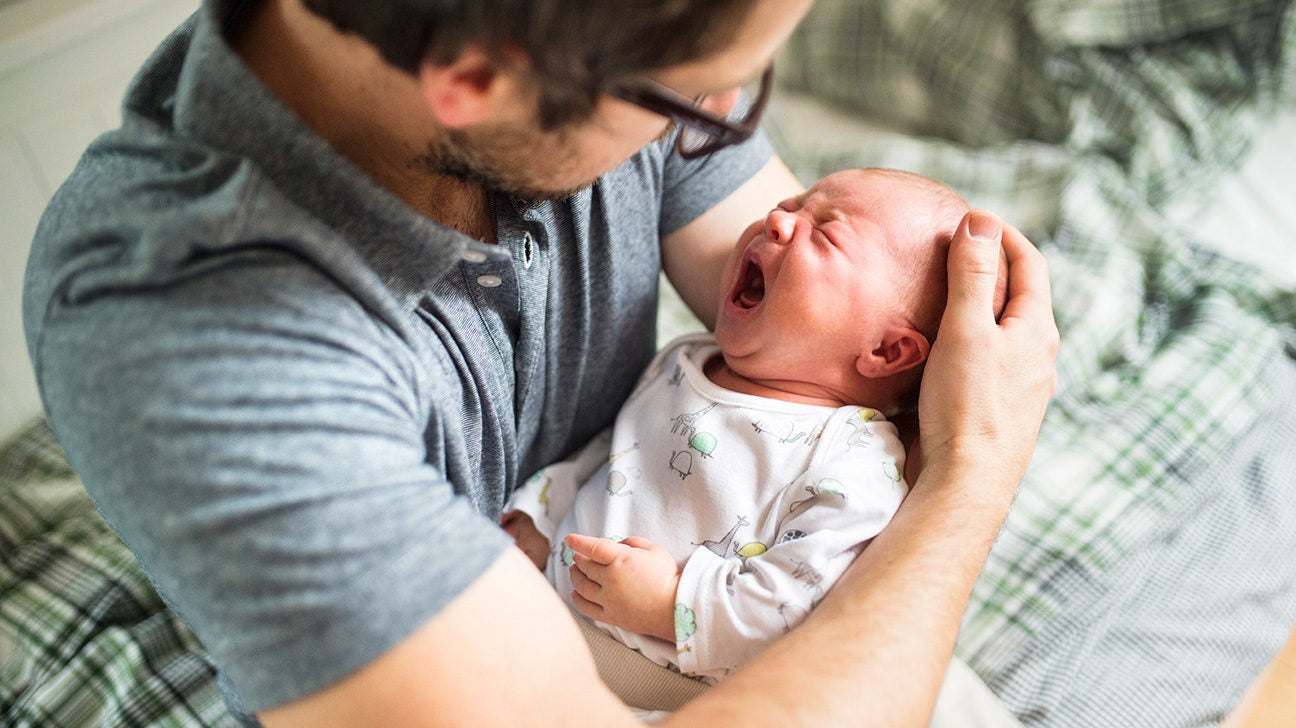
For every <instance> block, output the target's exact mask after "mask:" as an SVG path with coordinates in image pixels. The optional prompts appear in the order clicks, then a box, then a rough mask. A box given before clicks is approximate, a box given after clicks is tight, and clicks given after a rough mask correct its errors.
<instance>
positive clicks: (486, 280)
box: [477, 274, 504, 288]
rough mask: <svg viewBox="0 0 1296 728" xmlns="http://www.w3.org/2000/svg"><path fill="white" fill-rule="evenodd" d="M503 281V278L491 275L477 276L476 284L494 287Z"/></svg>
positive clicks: (483, 286)
mask: <svg viewBox="0 0 1296 728" xmlns="http://www.w3.org/2000/svg"><path fill="white" fill-rule="evenodd" d="M503 282H504V279H503V278H500V277H499V276H493V275H489V274H487V275H484V276H477V285H479V286H481V287H482V288H495V287H497V286H499V285H500V284H501V283H503Z"/></svg>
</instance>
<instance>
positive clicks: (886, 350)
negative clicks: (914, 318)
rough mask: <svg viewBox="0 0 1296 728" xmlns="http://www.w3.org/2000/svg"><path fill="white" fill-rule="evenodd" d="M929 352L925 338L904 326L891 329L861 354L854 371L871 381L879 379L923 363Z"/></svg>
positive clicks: (928, 344)
mask: <svg viewBox="0 0 1296 728" xmlns="http://www.w3.org/2000/svg"><path fill="white" fill-rule="evenodd" d="M930 351H931V344H930V343H928V341H927V337H926V336H923V335H922V334H921V333H919V332H918V331H916V330H914V329H912V328H909V327H907V326H893V327H890V328H888V329H886V330H885V331H883V332H882V337H881V340H880V341H877V342H875V346H874V347H873V349H872V350H871V351H870V350H869V348H868V347H867V346H866V347H865V348H864V351H861V352H860V355H859V358H858V359H856V360H855V368H856V369H857V370H859V373H860V374H862V375H863V376H866V377H868V378H870V379H882V378H883V377H890V376H894V375H896V374H900V373H901V372H906V371H908V370H910V369H913V368H914V367H916V366H918V365H919V364H922V363H923V362H925V361H927V354H928V353H930Z"/></svg>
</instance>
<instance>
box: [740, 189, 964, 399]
mask: <svg viewBox="0 0 1296 728" xmlns="http://www.w3.org/2000/svg"><path fill="white" fill-rule="evenodd" d="M936 189H943V188H939V186H934V187H931V188H928V187H926V186H924V185H923V184H916V183H915V182H914V181H913V180H910V179H906V178H904V177H900V176H897V175H893V174H888V173H884V172H878V171H870V170H850V171H847V172H840V173H837V174H834V175H831V176H829V177H825V178H824V179H822V180H820V181H819V182H817V183H816V184H815V185H814V186H812V187H811V188H810V189H809V190H807V191H806V192H805V193H804V194H802V195H800V196H798V197H795V198H792V199H789V200H786V201H784V202H782V203H780V204H779V206H778V207H776V208H775V209H774V210H772V211H770V212H769V214H767V215H765V216H764V217H763V218H761V219H759V220H756V221H755V222H753V223H752V224H751V225H750V226H749V227H748V228H747V230H746V231H745V232H744V233H743V234H742V236H741V237H740V238H739V240H738V243H737V245H735V247H734V249H733V251H732V252H731V253H730V256H729V260H728V262H727V263H726V265H725V270H724V275H723V277H722V283H721V285H722V289H721V302H720V309H719V312H718V316H717V320H716V338H717V340H718V341H719V343H720V346H721V347H722V348H723V349H724V352H725V359H726V361H727V362H728V363H729V365H730V367H732V368H734V369H735V371H738V372H739V373H741V374H744V375H746V376H749V377H770V376H775V377H778V376H813V375H814V371H815V367H834V366H848V365H849V366H853V362H854V359H855V358H856V357H857V356H858V354H859V351H860V348H859V347H860V342H861V341H865V340H867V339H868V337H869V336H870V332H872V331H874V330H876V329H877V327H878V326H880V325H882V324H886V323H893V322H895V321H896V320H897V319H906V318H907V317H908V313H907V312H906V311H905V310H904V308H905V306H904V305H902V299H903V298H904V297H903V296H901V295H900V291H901V290H902V289H904V288H912V286H915V285H924V283H923V282H924V281H926V280H927V278H925V277H924V276H926V274H927V272H928V271H929V270H930V265H929V262H930V260H931V251H932V250H933V249H934V247H935V241H934V239H933V238H934V236H933V235H932V230H933V228H934V226H933V219H932V216H933V214H934V211H936V210H942V212H941V215H942V217H950V216H951V215H952V214H953V213H951V212H950V210H949V207H948V205H944V206H942V205H940V204H937V203H938V202H939V200H940V198H938V197H937V193H936V192H935V190H936ZM959 215H961V213H959V214H954V216H953V217H952V222H948V221H942V223H941V225H942V226H944V227H946V228H947V229H948V230H949V231H950V232H952V230H953V228H954V226H955V225H957V223H958V216H959ZM941 255H942V256H943V253H941ZM942 260H943V257H942ZM744 369H746V371H744Z"/></svg>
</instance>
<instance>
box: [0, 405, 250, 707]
mask: <svg viewBox="0 0 1296 728" xmlns="http://www.w3.org/2000/svg"><path fill="white" fill-rule="evenodd" d="M215 674H216V673H215V668H214V667H213V666H212V664H211V662H210V661H209V660H208V659H207V657H206V656H205V655H204V654H203V652H202V649H201V646H200V645H199V643H198V640H197V639H195V638H194V636H193V635H192V633H190V632H189V630H188V629H186V628H185V627H184V625H183V624H181V623H180V622H179V621H178V620H177V619H176V618H175V617H174V616H173V615H172V614H171V613H170V612H169V611H167V609H166V606H165V605H164V604H163V603H162V601H161V600H160V599H159V598H158V596H157V594H156V593H155V592H154V591H153V589H152V587H151V586H149V583H148V581H147V580H146V579H145V578H144V575H143V573H142V572H141V571H140V569H139V566H138V565H137V564H136V562H135V558H134V557H133V556H131V554H130V552H128V551H127V550H126V547H125V546H123V545H122V543H121V541H119V540H118V539H117V537H116V535H114V534H113V532H112V530H111V529H109V527H108V525H107V524H106V523H104V521H103V519H102V518H100V517H99V514H98V512H97V511H95V509H94V505H93V504H92V503H91V502H90V498H89V496H87V495H86V492H85V490H84V489H83V488H82V487H81V484H80V482H79V481H78V480H77V479H76V476H75V474H73V472H72V470H71V468H69V466H68V464H67V460H66V459H65V458H64V456H63V453H62V451H61V450H60V449H59V446H58V443H57V442H56V441H55V440H54V435H53V433H51V432H50V430H49V428H48V427H47V426H46V424H45V422H44V421H43V420H41V421H37V422H35V423H33V424H32V425H31V426H29V427H28V428H27V429H25V430H24V431H23V432H22V433H20V434H19V435H18V436H17V437H15V438H14V439H13V440H11V441H10V442H9V443H8V444H6V445H5V446H4V447H3V448H0V724H3V725H6V726H41V727H42V728H46V727H48V728H61V727H63V726H197V725H202V726H233V725H234V721H233V720H232V719H231V718H230V717H229V715H228V713H227V712H226V711H225V704H224V703H223V702H222V701H221V698H220V695H219V694H218V693H217V690H216V681H215Z"/></svg>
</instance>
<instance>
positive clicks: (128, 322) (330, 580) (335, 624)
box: [35, 261, 509, 711]
mask: <svg viewBox="0 0 1296 728" xmlns="http://www.w3.org/2000/svg"><path fill="white" fill-rule="evenodd" d="M330 290H331V291H332V294H333V295H329V291H330ZM293 302H296V303H293ZM302 302H309V304H308V305H307V304H303V303H302ZM35 357H36V359H37V365H38V370H39V372H40V379H41V384H42V390H43V394H44V397H45V401H46V406H47V409H48V411H49V414H50V420H51V423H52V424H53V425H54V427H55V431H56V433H57V434H58V436H59V439H60V441H61V442H62V444H63V446H64V448H65V449H66V450H67V452H68V455H69V457H70V459H71V461H72V463H73V465H74V466H75V467H76V469H77V471H78V472H79V474H80V475H81V476H82V478H83V480H84V482H85V484H86V487H87V489H88V490H89V492H90V494H91V496H92V497H93V499H94V501H95V503H96V505H97V506H98V507H99V509H100V510H101V512H102V513H103V514H104V516H105V518H106V519H107V520H108V522H109V523H110V524H111V525H112V526H113V528H114V529H115V530H116V531H117V532H118V534H119V535H120V536H121V538H122V540H123V541H124V542H125V543H126V545H127V546H128V547H129V548H130V549H131V550H132V551H133V552H134V553H135V554H136V555H137V556H138V557H139V560H140V564H141V566H142V567H143V568H144V570H145V572H146V573H147V574H148V575H149V578H150V579H151V580H152V581H153V583H154V584H155V586H156V587H157V589H158V591H159V593H160V594H161V595H162V597H163V598H164V599H165V600H166V601H167V602H168V603H169V604H170V605H171V606H172V607H173V608H174V609H175V611H176V612H177V613H178V614H179V615H180V617H181V618H182V619H183V620H184V621H185V622H187V623H188V624H189V625H190V626H191V627H192V629H193V630H194V632H195V633H196V634H197V635H198V636H199V638H200V639H201V640H202V641H203V643H204V645H205V647H206V648H207V649H208V651H209V652H210V654H211V655H212V657H213V658H214V660H215V661H216V663H217V665H218V667H219V668H220V669H221V671H222V672H223V673H224V677H226V678H227V679H228V680H229V682H230V683H231V684H232V685H233V686H234V687H235V688H236V690H237V691H238V693H239V694H240V695H241V697H242V698H243V700H244V702H245V703H246V706H247V708H248V709H250V710H253V711H259V710H264V709H267V708H270V707H273V706H275V705H279V704H282V703H285V702H288V701H291V700H293V699H296V698H299V697H301V696H303V695H306V694H308V693H310V692H313V691H316V690H319V689H320V688H322V687H325V686H327V685H329V684H331V683H333V682H335V681H337V680H338V679H340V678H342V677H344V676H346V675H348V674H350V673H352V672H354V671H355V670H357V669H359V668H360V667H362V666H363V665H365V664H367V663H368V662H370V661H372V660H373V659H375V658H376V657H378V656H379V655H381V654H382V653H383V652H385V651H387V650H388V649H389V648H391V647H392V646H394V645H395V644H397V643H398V642H400V641H401V640H403V639H405V638H406V637H407V636H408V635H409V634H411V633H412V632H414V631H415V630H416V629H417V628H418V627H419V626H420V625H422V624H423V623H425V622H426V621H427V620H429V619H430V618H432V617H433V616H434V615H435V614H436V613H437V612H438V611H439V610H440V609H441V608H442V607H444V606H445V605H446V604H447V603H448V602H449V601H450V600H452V599H453V598H454V597H455V596H456V595H458V594H459V593H460V592H462V591H463V590H464V589H465V588H467V586H468V585H469V584H471V583H472V582H473V581H474V580H476V579H477V578H478V576H479V575H480V574H481V573H482V572H484V571H485V570H486V569H487V568H488V567H489V566H490V565H491V564H492V563H493V562H494V561H495V560H496V558H497V557H498V556H499V555H500V554H501V553H502V552H503V551H504V549H506V548H507V547H508V546H509V542H508V538H507V536H506V535H505V534H503V532H501V531H500V530H499V529H498V528H497V527H496V525H495V524H494V523H493V522H491V521H489V520H488V519H487V518H485V517H484V516H482V515H481V514H480V513H478V511H477V509H476V508H474V506H473V504H472V503H471V502H470V501H469V500H468V499H466V498H465V497H463V496H461V495H459V494H457V493H456V491H455V489H454V487H452V484H451V483H450V482H448V480H447V479H446V477H445V476H444V474H443V473H441V472H439V471H438V469H437V468H435V467H433V466H432V465H429V464H428V463H427V462H426V459H425V453H426V448H425V445H424V442H425V440H424V438H425V437H429V436H432V437H434V436H436V433H435V429H436V428H438V427H443V426H444V424H443V423H439V422H438V421H437V419H436V418H435V416H434V415H433V414H432V413H429V412H425V411H421V410H420V408H419V404H418V402H419V398H418V397H417V396H416V391H415V390H416V389H417V387H418V386H419V382H418V378H417V377H416V376H415V369H414V364H413V362H412V357H410V356H407V355H403V354H402V345H401V342H400V341H399V338H398V337H397V336H396V335H395V334H393V333H392V332H391V331H390V330H389V329H386V328H385V327H383V326H382V325H380V324H379V323H377V322H376V320H375V319H374V318H372V317H371V316H369V315H368V314H367V313H366V311H365V310H364V309H363V307H362V306H360V305H359V304H358V303H356V302H355V301H354V300H353V299H350V298H349V297H347V296H345V295H342V294H341V293H339V292H338V291H337V289H336V288H332V287H331V286H330V284H329V282H328V281H327V280H326V279H325V278H324V277H323V276H321V275H319V274H316V273H313V272H312V271H310V270H309V269H307V268H306V267H304V266H300V265H292V264H285V265H280V266H276V265H273V264H266V263H265V262H264V261H261V262H259V263H257V264H256V265H249V266H245V267H238V266H235V267H232V268H226V269H222V270H220V271H217V272H215V273H208V274H206V275H200V276H198V277H196V278H194V279H191V280H188V281H186V282H185V285H183V286H174V287H159V288H150V289H141V290H135V291H131V290H120V291H102V292H100V293H97V294H96V295H95V296H94V297H89V298H85V299H84V300H78V301H69V300H67V299H66V298H64V299H61V300H58V301H57V302H55V303H53V304H51V307H50V309H49V311H48V313H47V314H46V317H45V320H44V325H43V327H42V332H41V336H40V340H39V344H38V348H37V351H36V352H35ZM429 418H431V425H430V427H431V428H432V432H431V433H430V434H429V430H428V428H429V424H428V423H429Z"/></svg>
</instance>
